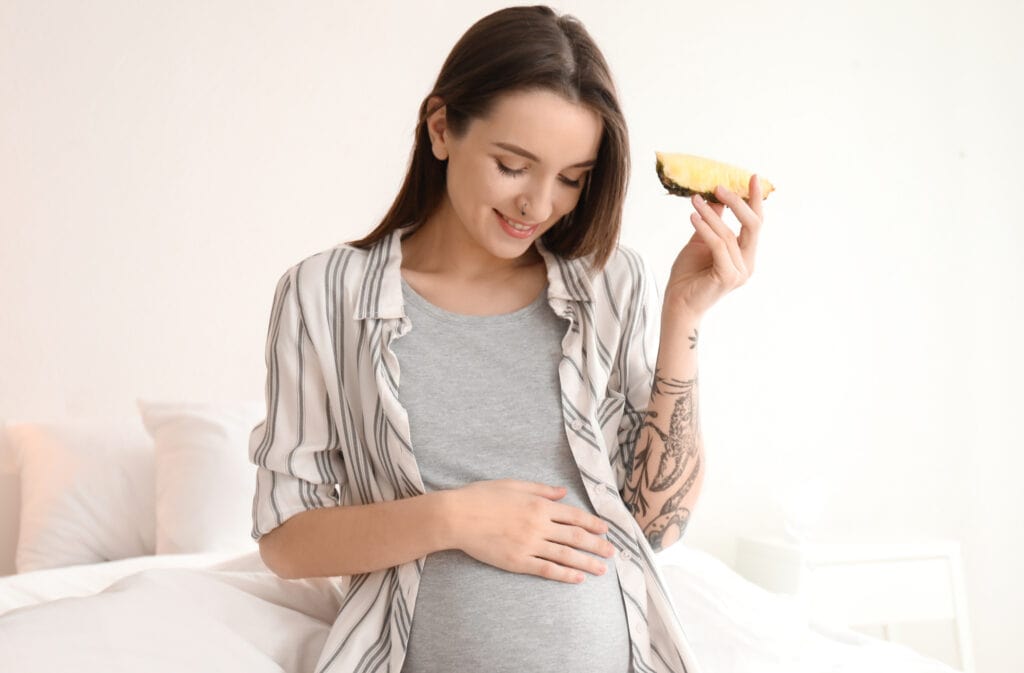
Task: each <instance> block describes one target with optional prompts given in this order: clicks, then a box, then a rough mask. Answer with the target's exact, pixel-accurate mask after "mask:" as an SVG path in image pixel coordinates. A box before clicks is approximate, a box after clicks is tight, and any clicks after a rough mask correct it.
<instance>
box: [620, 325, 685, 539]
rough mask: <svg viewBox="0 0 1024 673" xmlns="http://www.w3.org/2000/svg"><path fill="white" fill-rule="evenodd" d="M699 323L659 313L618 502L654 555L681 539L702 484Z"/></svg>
mask: <svg viewBox="0 0 1024 673" xmlns="http://www.w3.org/2000/svg"><path fill="white" fill-rule="evenodd" d="M699 326H700V325H699V320H698V319H696V318H693V317H690V316H686V315H683V314H679V313H670V312H665V314H664V315H663V318H662V322H661V338H660V341H659V346H658V359H657V364H656V366H655V376H654V385H653V386H652V389H651V397H650V402H649V404H648V406H647V409H646V410H645V412H644V416H643V418H644V422H643V427H642V429H641V431H640V435H639V437H638V438H637V443H636V449H635V452H634V455H633V460H632V470H631V471H630V473H629V479H628V480H627V483H626V488H625V492H624V493H623V499H624V501H625V503H626V506H627V507H628V508H629V509H630V511H631V512H632V513H633V516H634V517H635V518H636V520H637V522H638V523H639V524H640V528H641V529H642V530H643V531H644V535H645V537H647V540H648V541H649V542H650V544H651V547H652V548H653V549H654V550H655V551H660V550H661V549H664V548H665V547H668V546H671V545H672V544H673V543H674V542H676V541H677V540H679V538H681V537H682V536H683V533H684V532H685V530H686V527H687V525H688V524H689V520H690V512H691V511H692V510H693V508H694V505H695V504H696V501H697V498H698V496H699V495H700V489H701V484H702V482H703V478H704V442H703V438H702V437H701V434H700V417H699V407H698V388H697V337H698V330H699Z"/></svg>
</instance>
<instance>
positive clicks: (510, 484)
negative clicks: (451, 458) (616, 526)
mask: <svg viewBox="0 0 1024 673" xmlns="http://www.w3.org/2000/svg"><path fill="white" fill-rule="evenodd" d="M565 493H566V491H565V487H563V486H550V485H548V484H541V483H537V482H534V481H523V480H519V479H491V480H487V481H475V482H473V483H471V484H466V485H465V486H462V487H459V488H456V489H452V494H453V501H454V502H455V510H454V515H453V516H454V517H455V518H456V521H455V522H454V524H455V525H454V529H455V530H456V531H458V532H457V539H456V541H455V543H456V548H457V549H461V550H462V551H463V552H465V553H467V554H469V555H470V556H472V557H473V558H475V559H477V560H478V561H482V562H483V563H486V564H488V565H492V566H494V567H496V568H501V569H503V570H508V571H510V572H514V573H522V574H530V575H537V576H538V577H543V578H546V579H550V580H556V581H560V582H568V583H570V584H579V583H580V582H582V581H583V578H584V576H583V573H581V572H579V570H585V571H588V572H591V573H593V574H595V575H601V574H604V572H605V571H606V570H607V565H606V564H605V562H604V561H603V560H602V559H598V558H594V557H593V556H591V555H590V554H585V553H583V551H589V552H593V553H594V554H597V555H599V556H603V557H606V558H607V557H609V556H611V555H612V554H614V553H615V548H614V547H612V545H611V543H609V542H608V541H607V540H605V539H604V538H602V537H601V535H603V534H604V533H607V532H608V524H606V523H605V522H604V520H603V519H601V518H600V517H597V516H594V515H593V514H590V513H589V512H586V511H584V510H582V509H580V508H578V507H573V506H572V505H566V504H564V503H559V502H554V501H556V500H558V499H560V498H563V497H565ZM580 550H583V551H580Z"/></svg>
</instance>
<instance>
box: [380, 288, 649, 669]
mask: <svg viewBox="0 0 1024 673" xmlns="http://www.w3.org/2000/svg"><path fill="white" fill-rule="evenodd" d="M402 294H403V296H404V298H405V311H406V315H407V316H408V317H409V320H410V322H411V328H410V329H409V330H408V331H407V332H406V333H405V334H404V335H403V336H402V337H401V338H396V339H395V340H394V341H392V343H391V347H392V350H393V351H394V352H395V355H396V357H397V358H398V361H399V374H400V377H401V378H400V381H399V386H398V388H399V399H400V401H401V402H402V405H403V406H404V407H405V409H406V411H407V412H408V416H409V429H410V432H411V438H412V446H413V452H414V453H415V455H416V462H417V463H418V465H419V468H420V473H421V475H422V476H423V485H424V488H425V490H426V492H428V493H429V492H431V491H438V490H441V489H450V488H457V487H459V486H464V485H465V484H468V483H470V482H474V481H481V480H486V479H504V478H511V479H524V480H529V481H536V482H540V483H542V484H551V485H562V486H565V488H566V490H567V493H566V495H565V497H563V498H561V499H559V500H558V502H561V503H565V504H567V505H572V506H573V507H578V508H580V509H583V510H585V511H587V512H589V513H591V514H595V512H594V509H593V507H592V506H591V505H590V501H589V499H588V498H587V495H586V491H585V489H584V487H583V481H582V478H581V477H580V474H579V470H578V468H577V467H576V462H575V461H574V460H573V457H572V453H571V451H570V449H569V443H568V440H567V439H566V435H565V427H564V425H563V419H562V400H561V385H560V384H559V380H558V363H559V362H560V361H561V358H562V345H561V344H562V339H563V337H564V336H565V332H566V330H567V329H568V325H567V323H566V322H565V321H564V320H563V319H562V318H559V317H558V316H557V315H555V313H554V312H553V311H552V310H551V307H550V305H549V304H548V301H547V287H545V289H544V291H542V292H541V293H540V295H538V297H537V298H536V299H535V300H534V301H533V303H531V304H530V305H529V306H526V307H524V308H522V309H519V310H517V311H514V312H512V313H506V314H503V315H496V316H471V315H461V314H457V313H451V312H449V311H446V310H444V309H442V308H440V307H438V306H435V305H433V304H431V303H430V302H428V301H427V300H426V299H425V298H424V297H422V296H420V295H419V294H418V293H417V292H416V291H415V290H413V289H412V287H410V286H409V285H408V284H407V283H406V282H405V280H404V279H402ZM583 553H585V554H588V555H591V556H594V557H595V558H598V559H601V560H602V561H603V562H604V563H605V565H606V566H607V567H608V570H607V571H606V572H605V574H604V575H601V576H598V575H592V574H591V573H589V572H587V571H584V575H585V577H586V579H585V581H584V582H583V583H581V584H567V583H564V582H560V581H555V580H549V579H545V578H542V577H538V576H536V575H527V574H520V573H513V572H508V571H505V570H502V569H499V568H495V567H494V566H491V565H488V564H486V563H483V562H481V561H478V560H476V559H475V558H473V557H472V556H469V555H468V554H466V553H465V552H463V551H460V550H456V549H447V550H443V551H439V552H435V553H432V554H429V555H428V556H427V559H426V563H425V565H424V568H423V575H422V577H421V579H420V585H419V592H418V595H417V597H416V606H415V611H414V614H413V620H412V631H411V634H410V639H409V647H408V651H407V653H406V657H405V664H404V665H403V666H402V673H435V672H436V673H450V672H451V671H487V672H488V673H501V672H504V671H508V672H509V673H512V672H515V673H521V672H522V671H531V672H532V671H558V672H559V673H576V672H578V673H628V672H629V671H631V670H632V669H631V667H630V639H629V631H628V629H627V624H626V615H625V606H624V605H623V599H622V591H621V589H620V588H619V579H618V575H617V572H616V568H615V563H614V562H613V561H612V560H611V559H604V558H603V557H601V556H598V555H596V554H590V552H583Z"/></svg>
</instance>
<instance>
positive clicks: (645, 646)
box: [550, 297, 650, 652]
mask: <svg viewBox="0 0 1024 673" xmlns="http://www.w3.org/2000/svg"><path fill="white" fill-rule="evenodd" d="M550 305H551V308H552V309H553V310H554V311H555V313H556V314H557V315H559V316H560V317H561V318H562V319H564V320H566V321H567V328H566V332H565V336H564V337H563V339H562V359H561V361H560V362H559V364H558V379H559V383H560V385H561V389H562V391H563V394H564V395H565V396H566V397H567V398H568V399H569V403H565V402H563V405H562V410H563V414H562V415H563V423H564V425H565V434H566V438H567V439H568V441H569V448H570V451H571V453H572V455H573V459H574V460H575V462H576V466H577V468H578V469H579V471H580V477H581V479H582V480H583V483H584V485H585V486H586V489H587V494H588V495H589V497H590V502H591V504H592V505H593V507H594V511H596V512H597V513H598V515H599V516H600V517H601V518H602V519H604V520H605V521H606V522H607V523H608V534H607V539H608V541H609V542H611V543H612V545H613V546H615V548H616V559H615V564H616V569H617V571H618V576H619V582H620V583H622V585H623V586H624V587H626V588H628V589H629V592H628V593H629V595H630V596H633V597H635V598H636V600H629V599H628V597H627V600H626V601H625V602H626V604H627V608H626V622H627V626H628V628H629V635H630V638H631V640H632V641H633V644H634V645H635V647H636V648H637V649H638V650H639V651H640V652H648V651H650V635H649V634H648V632H647V629H646V628H644V626H643V625H644V624H647V623H648V605H647V598H646V583H645V581H644V572H643V566H642V565H641V557H640V549H639V543H638V542H637V537H636V535H637V533H636V528H637V522H636V520H635V519H634V518H633V515H632V514H631V513H630V512H629V511H628V510H627V509H626V507H625V505H624V503H622V501H621V499H620V498H619V496H618V491H617V489H616V488H615V486H614V484H615V474H614V472H613V470H612V466H611V463H610V461H609V458H608V450H607V447H604V446H603V442H604V439H603V435H602V433H601V432H600V431H599V430H598V431H597V432H595V431H594V428H598V429H599V428H600V425H599V424H598V423H597V422H596V421H595V420H594V416H595V411H596V410H595V403H596V400H594V399H592V396H591V394H590V392H589V391H588V389H587V386H586V385H584V384H583V382H582V381H580V372H581V371H582V372H583V373H584V376H586V375H587V374H586V372H587V368H588V366H589V363H587V362H584V361H583V344H584V339H586V338H592V337H593V335H591V334H585V333H584V330H583V329H582V328H581V327H580V319H579V315H578V311H579V310H581V309H580V307H579V306H578V305H577V303H576V302H574V301H570V300H566V299H562V298H559V297H552V298H551V299H550ZM588 351H589V352H591V353H594V352H596V345H595V344H590V347H589V348H588ZM577 367H578V368H579V370H577ZM594 443H597V444H598V446H599V447H601V449H600V450H599V449H597V448H595V446H594Z"/></svg>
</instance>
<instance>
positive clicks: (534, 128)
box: [474, 92, 603, 167]
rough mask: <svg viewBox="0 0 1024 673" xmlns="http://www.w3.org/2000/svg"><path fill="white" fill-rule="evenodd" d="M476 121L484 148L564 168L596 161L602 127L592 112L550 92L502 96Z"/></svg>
mask: <svg viewBox="0 0 1024 673" xmlns="http://www.w3.org/2000/svg"><path fill="white" fill-rule="evenodd" d="M479 121H480V122H481V123H480V124H479V125H478V126H477V125H474V126H477V128H476V129H475V131H476V136H477V138H476V139H477V140H478V141H479V142H481V143H483V144H485V145H487V149H489V150H494V149H500V150H504V151H506V152H512V153H514V154H522V155H523V156H524V157H525V158H528V159H530V160H532V161H537V162H539V163H547V162H556V163H558V164H559V165H560V166H565V167H572V164H576V163H582V162H587V161H590V160H593V159H594V158H596V156H597V150H598V148H599V147H600V143H601V131H602V126H603V124H602V122H601V118H600V117H599V116H598V114H597V113H596V112H594V111H593V110H591V109H589V108H587V107H585V106H583V105H581V104H579V103H573V102H570V101H567V100H565V99H564V98H562V97H561V96H558V95H557V94H554V93H549V92H530V93H519V94H510V95H507V96H504V97H502V98H501V99H499V100H498V101H497V103H496V105H495V106H494V108H493V109H492V111H491V114H490V115H489V116H488V117H487V118H485V119H482V120H479ZM513 148H515V149H513ZM516 150H524V151H525V153H523V152H518V151H516Z"/></svg>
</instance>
